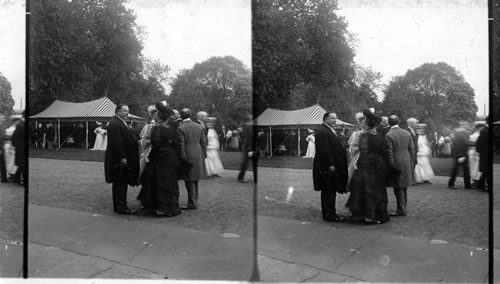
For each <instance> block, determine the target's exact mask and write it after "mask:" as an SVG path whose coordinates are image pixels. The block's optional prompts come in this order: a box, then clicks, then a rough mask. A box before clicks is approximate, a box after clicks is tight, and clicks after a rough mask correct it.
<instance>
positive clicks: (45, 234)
mask: <svg viewBox="0 0 500 284" xmlns="http://www.w3.org/2000/svg"><path fill="white" fill-rule="evenodd" d="M30 212H31V213H32V214H31V216H32V217H31V218H30V232H32V234H31V235H30V245H29V260H30V261H29V267H30V268H29V276H30V277H35V278H43V277H51V278H60V277H61V278H62V277H64V278H74V277H76V278H127V279H130V278H147V279H190V280H199V279H205V280H233V281H234V280H243V281H245V280H249V279H250V278H251V276H252V272H253V268H254V266H253V264H254V260H255V258H254V257H253V255H254V251H253V240H251V239H249V238H242V237H238V236H237V235H228V236H223V235H220V234H216V233H214V232H205V231H198V230H192V229H186V228H182V227H179V226H176V225H169V224H168V222H166V223H165V224H162V225H159V224H153V223H150V222H145V221H141V219H140V218H136V217H135V216H132V217H126V218H123V217H122V216H118V215H117V216H104V215H99V214H97V215H96V214H91V213H87V212H77V211H71V210H66V209H55V208H50V207H45V206H37V205H32V206H30ZM68 224H73V226H72V227H71V228H70V229H68ZM258 224H259V227H258V254H257V260H258V267H259V270H260V279H261V280H262V281H266V282H267V281H268V282H272V281H285V282H344V281H348V282H359V281H370V282H407V281H411V282H441V281H442V282H475V283H477V282H486V281H487V268H488V265H487V264H488V259H487V252H484V251H477V250H476V249H475V248H474V247H468V246H460V245H451V244H431V243H430V242H429V241H427V240H423V239H415V238H405V237H400V236H391V235H388V234H383V233H379V232H364V231H362V230H353V229H338V228H336V227H335V226H325V225H324V224H316V223H308V222H301V221H296V220H285V219H280V218H273V217H261V216H259V217H258Z"/></svg>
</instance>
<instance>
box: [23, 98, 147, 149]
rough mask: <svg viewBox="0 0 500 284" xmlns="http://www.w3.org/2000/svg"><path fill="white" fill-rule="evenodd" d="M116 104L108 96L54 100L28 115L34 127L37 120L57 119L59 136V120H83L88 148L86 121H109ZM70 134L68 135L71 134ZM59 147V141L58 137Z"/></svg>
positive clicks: (141, 119) (131, 116)
mask: <svg viewBox="0 0 500 284" xmlns="http://www.w3.org/2000/svg"><path fill="white" fill-rule="evenodd" d="M115 109H116V104H115V103H113V102H112V101H111V100H110V99H109V98H108V97H102V98H100V99H97V100H93V101H90V102H82V103H72V102H65V101H59V100H56V101H54V102H53V103H52V104H51V105H50V106H49V107H48V108H46V109H45V110H44V111H42V112H40V113H39V114H36V115H33V116H30V119H31V120H32V121H35V129H36V128H37V127H38V122H50V121H57V127H58V128H57V129H58V131H57V137H60V128H61V122H85V125H86V141H85V142H86V146H87V148H88V123H89V121H102V122H106V121H110V120H111V119H112V118H113V116H114V115H115ZM129 117H130V119H133V120H139V121H144V120H145V119H144V118H142V117H140V116H136V115H132V114H130V115H129ZM71 134H72V133H71ZM71 134H70V135H71ZM58 142H59V145H58V146H59V148H60V147H61V141H60V139H58Z"/></svg>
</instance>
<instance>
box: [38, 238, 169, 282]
mask: <svg viewBox="0 0 500 284" xmlns="http://www.w3.org/2000/svg"><path fill="white" fill-rule="evenodd" d="M29 243H30V244H36V245H40V246H44V247H53V246H51V245H50V244H45V243H41V242H34V241H30V242H29ZM57 248H58V249H60V250H63V251H66V252H70V253H74V254H77V255H81V256H88V257H95V258H97V259H100V260H104V261H109V262H111V263H113V264H114V263H117V264H121V265H124V266H128V267H132V268H136V269H139V270H143V271H147V272H150V273H153V274H160V275H163V274H162V272H158V271H153V270H150V269H147V268H144V267H140V266H136V265H132V264H130V263H124V262H121V261H118V260H113V259H108V258H105V257H102V256H97V255H90V254H86V253H82V252H78V251H72V250H70V249H65V248H60V247H57Z"/></svg>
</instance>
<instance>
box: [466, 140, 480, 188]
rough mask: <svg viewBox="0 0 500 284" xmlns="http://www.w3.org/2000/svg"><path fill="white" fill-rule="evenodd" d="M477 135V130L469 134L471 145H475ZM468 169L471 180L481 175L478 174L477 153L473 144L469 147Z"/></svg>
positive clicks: (477, 178)
mask: <svg viewBox="0 0 500 284" xmlns="http://www.w3.org/2000/svg"><path fill="white" fill-rule="evenodd" d="M478 137H479V131H476V132H474V133H472V134H471V135H470V138H469V139H470V142H471V145H476V141H477V138H478ZM468 154H469V170H470V178H471V179H472V180H479V179H480V178H481V175H480V174H479V153H478V152H477V151H476V147H475V146H471V147H469V151H468Z"/></svg>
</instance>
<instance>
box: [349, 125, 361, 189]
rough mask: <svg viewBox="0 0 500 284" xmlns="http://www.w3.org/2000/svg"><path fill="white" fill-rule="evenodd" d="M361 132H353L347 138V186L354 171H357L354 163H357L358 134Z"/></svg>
mask: <svg viewBox="0 0 500 284" xmlns="http://www.w3.org/2000/svg"><path fill="white" fill-rule="evenodd" d="M362 132H363V131H362V130H357V131H354V132H353V133H352V134H351V136H350V137H349V140H348V141H347V144H349V165H348V167H347V172H348V178H347V183H348V184H349V182H350V181H351V178H352V175H353V174H354V171H355V170H356V169H357V167H356V162H357V161H358V158H359V134H361V133H362Z"/></svg>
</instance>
